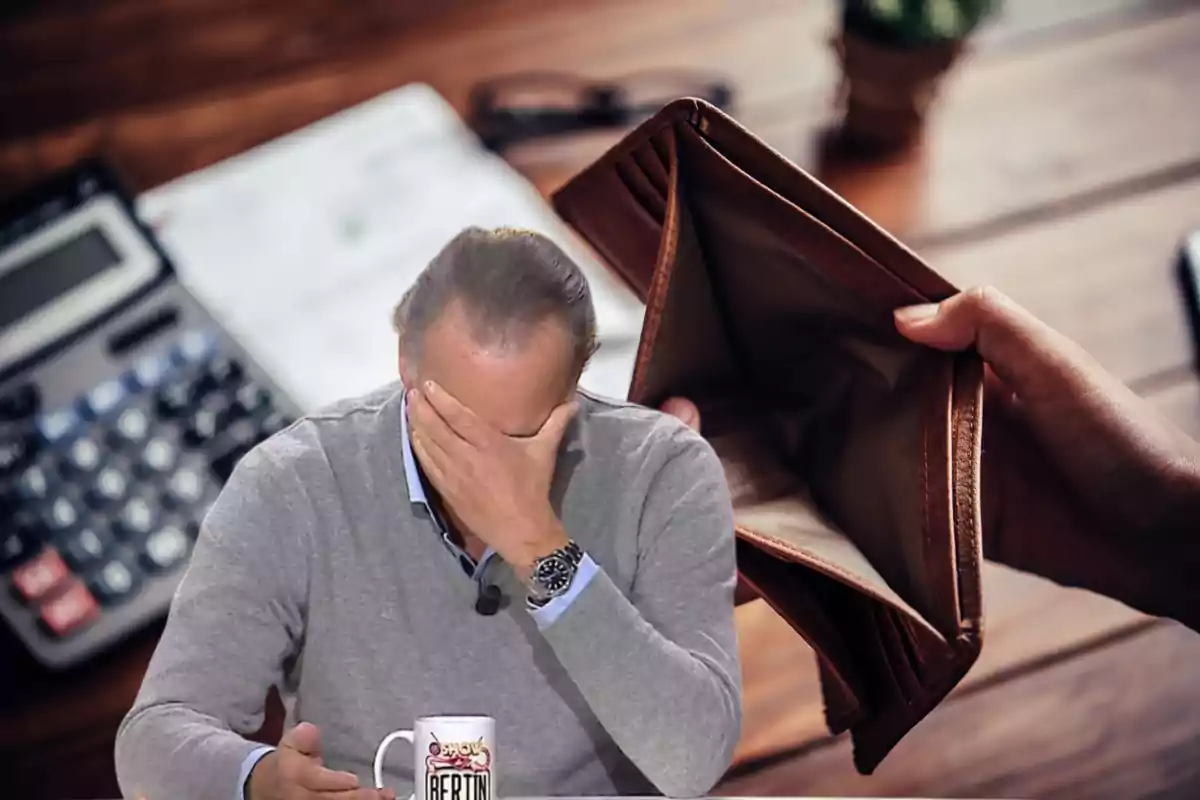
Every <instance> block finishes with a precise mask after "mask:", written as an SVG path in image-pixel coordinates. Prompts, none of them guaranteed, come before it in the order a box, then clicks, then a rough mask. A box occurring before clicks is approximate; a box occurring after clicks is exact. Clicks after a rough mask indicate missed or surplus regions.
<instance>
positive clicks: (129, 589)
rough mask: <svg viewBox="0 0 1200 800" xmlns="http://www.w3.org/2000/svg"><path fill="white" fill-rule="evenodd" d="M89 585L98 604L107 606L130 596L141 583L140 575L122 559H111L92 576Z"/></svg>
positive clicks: (135, 568)
mask: <svg viewBox="0 0 1200 800" xmlns="http://www.w3.org/2000/svg"><path fill="white" fill-rule="evenodd" d="M89 583H90V584H91V589H92V592H94V593H95V595H96V597H97V598H98V599H99V600H100V602H101V603H103V604H104V605H106V606H108V605H113V604H114V603H119V602H121V601H122V600H124V599H126V598H128V597H130V596H132V595H133V593H134V592H136V591H137V588H138V584H139V583H141V575H140V574H139V572H138V569H137V567H136V566H133V565H131V564H130V563H128V562H127V561H126V560H125V559H124V558H113V559H111V560H110V561H108V562H107V563H106V564H105V565H104V566H102V567H101V568H100V569H98V570H96V571H95V572H94V573H93V574H92V579H91V580H90V581H89Z"/></svg>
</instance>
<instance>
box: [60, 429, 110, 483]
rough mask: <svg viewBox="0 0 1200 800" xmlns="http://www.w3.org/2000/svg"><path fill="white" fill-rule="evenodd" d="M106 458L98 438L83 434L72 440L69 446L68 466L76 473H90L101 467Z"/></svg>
mask: <svg viewBox="0 0 1200 800" xmlns="http://www.w3.org/2000/svg"><path fill="white" fill-rule="evenodd" d="M103 460H104V451H102V450H101V449H100V445H98V444H96V440H95V439H92V438H91V437H88V436H82V437H80V438H78V439H76V440H75V441H73V442H71V446H70V447H69V448H67V457H66V466H67V468H68V469H69V470H70V472H71V473H73V474H75V475H90V474H91V473H93V472H95V471H96V470H97V469H98V468H99V467H100V462H101V461H103Z"/></svg>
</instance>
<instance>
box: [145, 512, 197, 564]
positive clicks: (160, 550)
mask: <svg viewBox="0 0 1200 800" xmlns="http://www.w3.org/2000/svg"><path fill="white" fill-rule="evenodd" d="M191 543H192V540H191V539H190V538H188V535H187V532H186V531H185V530H184V529H183V528H182V527H181V526H179V525H176V524H174V523H169V524H167V525H164V526H163V527H161V528H159V529H158V530H156V531H155V532H154V533H152V534H150V535H149V536H148V537H146V543H145V544H144V545H143V546H142V560H143V561H144V562H145V563H146V566H147V568H149V569H152V570H157V571H160V572H162V571H165V570H169V569H171V568H172V567H174V566H175V565H177V564H179V563H180V562H182V561H183V560H184V559H185V558H187V554H188V548H189V547H190V546H191Z"/></svg>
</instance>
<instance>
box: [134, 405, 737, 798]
mask: <svg viewBox="0 0 1200 800" xmlns="http://www.w3.org/2000/svg"><path fill="white" fill-rule="evenodd" d="M401 399H402V392H401V390H400V386H399V385H398V384H393V385H391V386H388V387H384V388H383V389H381V390H379V391H377V392H375V393H372V394H371V395H368V396H365V397H362V398H358V399H354V400H347V401H344V402H342V403H340V404H337V405H336V406H334V407H332V408H330V409H327V410H325V411H322V412H319V413H315V414H311V415H309V416H307V417H305V418H303V419H301V420H300V421H299V422H297V423H296V424H294V425H293V426H291V427H290V428H288V429H287V430H285V431H283V432H282V433H280V434H277V435H276V436H274V437H272V438H271V439H270V440H268V441H267V442H265V443H263V444H262V445H260V446H259V447H258V448H256V449H255V450H254V451H252V452H251V453H250V454H249V455H247V456H246V457H245V458H244V459H243V460H242V461H241V462H240V463H239V465H238V467H237V469H236V470H235V471H234V474H233V475H232V477H231V478H230V480H229V482H228V483H227V484H226V487H225V489H224V491H223V492H222V493H221V495H220V498H219V499H218V500H217V502H216V504H215V505H214V506H213V509H212V511H211V512H210V513H209V515H208V517H207V519H206V520H205V524H204V526H203V528H202V530H201V532H200V537H199V540H198V542H197V544H196V549H195V552H194V554H193V556H192V561H191V564H190V566H189V568H188V570H187V573H186V575H185V577H184V579H183V582H182V583H181V585H180V588H179V591H178V592H177V594H176V596H175V599H174V602H173V604H172V606H171V611H170V616H169V619H168V621H167V626H166V629H165V631H164V633H163V636H162V639H161V641H160V642H159V645H158V648H157V650H156V651H155V653H154V657H153V659H152V660H151V662H150V667H149V670H148V672H147V674H146V678H145V681H144V683H143V685H142V688H141V691H140V692H139V693H138V696H137V699H136V701H135V703H134V706H133V708H132V709H131V710H130V712H129V714H128V715H127V716H126V718H125V720H124V722H123V723H122V725H121V728H120V731H119V733H118V736H117V745H116V766H117V775H118V778H119V780H120V783H121V787H122V790H123V791H124V793H125V795H126V796H127V797H139V796H145V797H148V798H152V800H159V799H160V798H170V799H171V800H191V799H192V798H195V800H209V799H210V798H211V800H233V799H234V798H236V797H238V793H239V791H240V786H239V780H240V772H241V770H242V767H243V762H245V761H246V760H247V756H248V755H250V754H251V752H252V751H254V750H255V749H256V744H255V743H253V742H250V741H247V740H246V739H244V738H243V737H242V736H241V735H240V734H242V733H247V732H251V731H254V730H256V729H257V728H258V727H259V726H260V725H261V724H262V721H263V713H264V700H265V696H266V693H267V689H268V687H269V686H271V685H273V684H274V685H277V686H278V687H279V688H280V690H281V692H282V693H283V695H284V697H285V700H286V704H287V706H288V719H287V723H286V724H287V725H288V726H291V725H293V724H295V723H297V722H300V721H308V722H312V723H314V724H316V725H317V726H318V727H319V729H320V731H321V738H322V744H323V747H324V758H325V763H326V765H327V766H330V767H333V768H336V769H344V770H348V771H350V772H353V773H355V774H357V775H358V776H359V779H360V781H361V782H362V785H364V786H369V785H371V783H372V778H371V760H372V758H373V756H374V752H375V748H376V746H377V745H378V743H379V741H380V740H381V739H382V738H383V736H384V735H385V734H387V733H388V732H389V731H392V730H395V729H397V728H408V727H411V725H412V722H413V719H414V718H416V717H418V716H422V715H427V714H487V715H491V716H494V717H495V718H496V726H497V728H496V730H497V737H496V738H497V755H496V766H497V774H498V779H499V785H498V787H497V792H498V795H499V796H514V795H597V794H637V793H641V794H645V793H647V792H653V791H654V789H657V790H658V791H660V792H662V793H664V794H667V795H673V796H693V795H699V794H703V793H705V792H707V791H708V790H710V789H711V788H712V787H713V785H714V784H715V783H716V782H717V780H718V779H719V778H720V777H721V775H722V774H723V772H724V771H725V769H726V768H727V767H728V765H729V763H730V759H731V758H732V753H733V749H734V746H735V745H736V743H737V739H738V735H739V731H740V725H741V695H740V673H739V664H738V657H737V644H736V636H735V632H734V624H733V603H732V597H733V588H734V582H735V565H734V543H733V534H732V530H733V521H732V515H731V509H730V499H729V492H728V489H727V486H726V483H725V476H724V474H723V471H722V468H721V464H720V462H719V461H718V459H717V457H716V455H715V454H714V452H713V450H712V449H711V448H710V447H709V445H708V444H707V443H706V442H705V441H704V440H703V439H702V438H701V437H700V436H698V435H697V434H695V433H693V432H692V431H690V430H689V429H688V428H686V427H685V426H684V425H682V424H681V423H679V422H678V421H677V420H675V419H673V418H671V417H669V416H666V415H664V414H661V413H658V412H656V411H652V410H648V409H644V408H640V407H636V406H632V405H628V404H624V403H616V402H611V401H607V400H601V399H599V398H596V397H593V396H591V395H586V394H583V393H581V395H580V401H581V407H580V412H579V414H578V416H577V417H576V421H575V422H573V423H572V425H571V426H570V427H569V428H568V431H567V435H566V437H565V439H564V443H563V446H562V449H561V451H560V453H559V461H558V468H557V472H556V475H555V480H554V488H553V491H552V493H551V495H552V501H553V503H554V506H555V509H556V510H557V511H558V512H559V515H560V518H561V519H562V521H563V524H564V527H565V528H566V530H567V532H568V534H569V535H570V536H571V537H572V538H574V539H575V541H577V542H578V543H579V544H580V545H581V546H582V547H583V548H584V549H585V551H586V552H587V553H588V554H589V555H590V556H591V558H592V559H593V560H594V561H595V562H596V564H598V565H599V567H600V569H599V571H598V572H597V573H596V574H595V575H594V576H593V577H592V579H591V580H590V581H588V582H587V584H586V586H585V588H584V589H583V591H582V592H581V593H580V594H579V595H578V596H577V597H575V598H574V599H573V600H572V602H571V603H570V605H569V606H568V607H567V608H566V609H565V610H564V611H563V612H562V613H561V614H560V615H559V616H558V617H557V618H556V619H555V620H554V621H553V622H552V623H551V624H550V625H548V626H538V625H537V624H536V623H535V621H534V620H533V619H532V618H531V616H530V612H529V611H528V610H527V608H526V606H525V603H524V602H522V598H523V597H524V594H523V592H522V591H521V588H520V585H519V583H518V582H517V580H516V579H515V577H514V576H513V574H512V571H511V570H510V569H509V568H508V566H507V565H506V564H504V563H503V562H498V561H497V562H496V563H495V564H493V565H492V567H491V568H490V569H489V575H488V579H489V581H490V582H493V583H497V584H498V585H499V586H501V588H502V589H503V591H504V597H505V599H506V602H505V604H504V607H503V609H502V610H501V611H500V613H498V614H496V615H494V616H481V615H480V614H478V613H476V612H475V610H474V605H475V599H476V592H477V586H476V583H475V582H474V581H472V580H471V579H470V577H468V576H467V575H466V574H464V572H463V570H462V568H461V566H460V565H459V563H458V562H457V560H456V559H455V558H454V557H453V556H452V555H451V553H450V552H448V550H447V549H446V548H445V546H444V545H443V543H442V541H441V539H440V537H439V536H438V533H437V529H436V527H435V522H434V520H432V519H430V517H429V515H428V513H424V509H425V507H424V506H419V505H417V504H414V503H413V502H411V501H410V498H409V497H408V491H407V489H406V475H405V471H404V458H403V456H402V438H401V430H402V425H403V424H404V421H403V414H402V410H401ZM543 628H544V629H543ZM412 767H413V756H412V752H411V750H410V749H409V748H407V747H405V746H404V745H399V746H396V747H393V748H392V749H391V750H390V751H389V755H388V759H387V776H388V780H389V785H391V786H393V787H395V788H396V789H397V792H398V794H400V796H405V794H407V793H408V792H409V791H411V789H412V782H413V774H412Z"/></svg>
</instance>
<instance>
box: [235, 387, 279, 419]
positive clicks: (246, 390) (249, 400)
mask: <svg viewBox="0 0 1200 800" xmlns="http://www.w3.org/2000/svg"><path fill="white" fill-rule="evenodd" d="M234 404H235V407H236V408H237V411H238V412H239V413H241V414H245V415H247V416H249V415H252V414H255V413H257V412H259V411H261V410H262V409H264V408H266V407H267V406H269V405H270V404H271V392H270V390H268V389H266V388H265V387H263V386H260V385H259V384H257V383H255V382H254V381H249V382H247V383H244V384H242V385H241V386H239V387H238V390H237V394H236V395H235V401H234Z"/></svg>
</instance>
